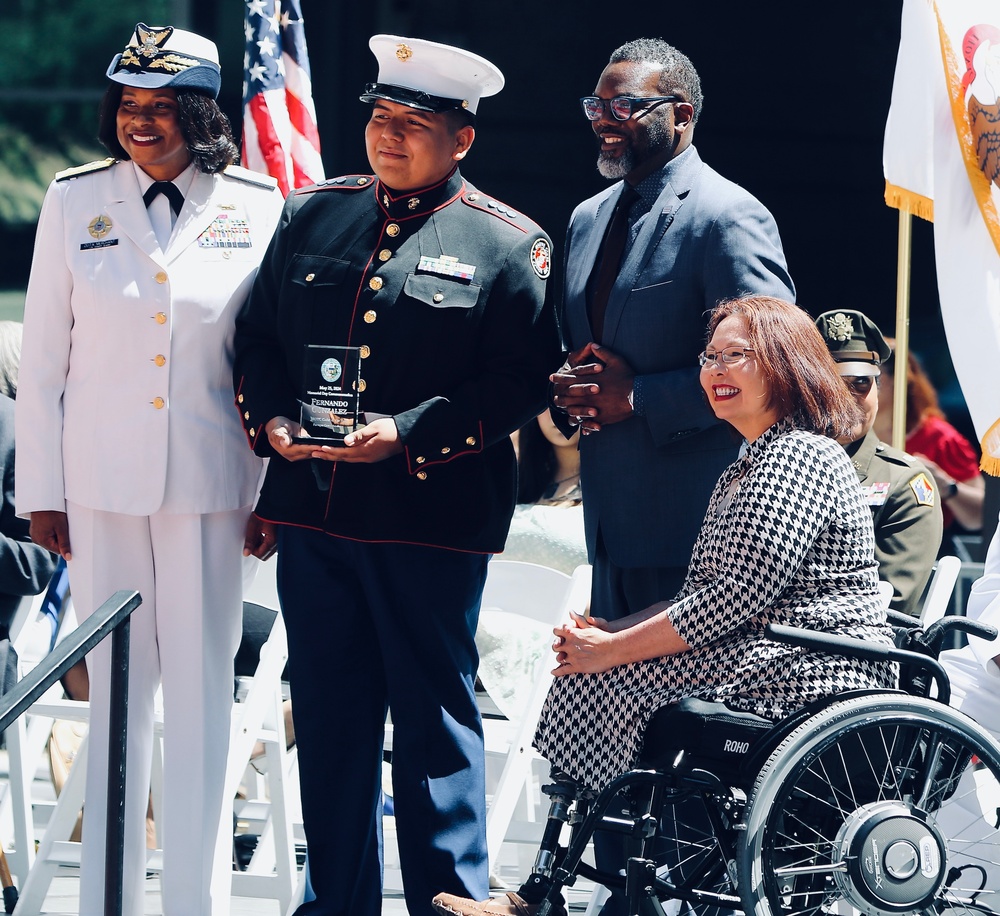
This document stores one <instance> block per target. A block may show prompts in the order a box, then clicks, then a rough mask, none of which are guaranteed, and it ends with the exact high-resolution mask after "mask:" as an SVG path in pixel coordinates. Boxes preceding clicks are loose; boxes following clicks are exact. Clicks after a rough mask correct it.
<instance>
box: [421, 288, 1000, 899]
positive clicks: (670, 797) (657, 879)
mask: <svg viewBox="0 0 1000 916" xmlns="http://www.w3.org/2000/svg"><path fill="white" fill-rule="evenodd" d="M709 338H710V339H709V342H708V345H707V346H706V348H705V352H704V353H702V354H701V356H700V357H699V362H700V364H701V374H700V382H701V386H702V389H703V390H704V393H705V396H706V397H707V398H708V401H709V403H710V405H711V406H712V409H713V410H714V412H715V414H716V416H718V417H719V419H721V420H724V421H726V422H728V423H729V424H730V425H731V426H733V428H734V429H735V430H736V431H737V432H738V433H739V434H740V435H742V436H743V438H744V439H745V440H746V448H745V451H744V452H743V454H742V456H741V457H740V458H739V459H738V460H737V461H736V462H735V463H734V464H732V465H731V466H730V467H729V468H728V469H727V470H726V471H725V472H724V473H723V475H722V477H721V478H720V480H719V482H718V484H717V486H716V488H715V491H714V493H713V495H712V498H711V500H710V502H709V506H708V510H707V513H706V517H705V521H704V523H703V526H702V529H701V533H700V535H699V537H698V540H697V542H696V544H695V547H694V550H693V553H692V558H691V564H690V567H689V570H688V575H687V579H686V580H685V583H684V585H683V587H682V588H681V590H680V592H679V593H678V595H677V596H676V597H675V598H674V599H673V600H672V601H663V602H660V603H658V604H655V605H653V606H652V607H649V608H647V609H646V610H645V611H642V612H640V613H638V614H634V615H631V616H630V617H626V618H623V619H621V620H617V621H613V622H607V621H603V620H597V619H584V618H581V617H574V618H573V619H572V620H571V621H570V622H569V623H567V624H566V625H564V626H562V627H560V628H557V630H556V631H555V633H556V641H555V645H554V649H555V652H556V660H557V668H556V670H555V672H554V673H555V674H556V679H555V681H554V682H553V685H552V688H551V690H550V693H549V696H548V698H547V700H546V704H545V707H544V709H543V711H542V715H541V718H540V721H539V724H538V729H537V732H536V736H535V745H536V747H537V748H538V749H539V751H540V752H541V753H542V754H543V755H544V756H545V757H546V758H547V759H548V760H549V762H550V763H551V765H552V768H553V781H554V784H553V785H551V786H546V787H544V790H543V791H545V792H546V793H547V794H548V795H550V797H551V799H552V803H551V807H550V816H549V821H548V823H547V825H546V829H545V835H544V837H543V840H542V847H541V849H540V850H539V853H538V855H537V857H536V863H535V870H534V872H533V874H532V875H531V876H530V877H529V879H528V880H527V881H526V882H525V883H524V884H523V885H522V886H521V888H520V889H519V891H518V892H517V893H511V894H508V895H507V898H506V900H490V901H473V900H465V899H461V898H457V897H454V896H451V895H447V894H439V895H438V896H437V897H435V898H434V906H435V909H436V911H437V912H439V913H442V914H459V916H475V914H481V916H535V914H538V916H548V914H564V913H565V909H564V906H563V902H562V898H561V895H560V890H561V888H562V887H563V886H565V885H569V884H572V883H573V881H574V880H575V878H576V876H577V875H584V876H586V877H589V878H591V879H592V880H596V881H598V882H599V883H601V884H605V885H607V886H608V887H610V888H612V890H613V891H614V892H615V893H614V894H613V896H612V899H611V900H610V901H609V904H607V905H606V906H605V910H603V911H602V912H603V913H604V914H605V916H607V914H609V913H612V912H613V913H615V914H616V916H617V914H622V913H627V914H628V916H636V914H646V913H650V914H662V913H664V910H663V909H662V907H661V904H660V901H664V900H674V901H680V905H681V906H682V907H683V906H684V905H686V906H688V907H690V908H691V909H692V910H693V911H695V912H697V913H706V914H711V913H719V912H720V911H726V910H733V909H738V908H743V909H744V910H746V911H747V912H748V913H750V912H753V913H755V916H770V914H772V913H782V914H787V916H799V914H803V916H804V914H812V913H817V914H818V913H826V912H846V911H845V910H843V909H835V908H836V907H837V906H839V905H841V903H842V902H846V905H847V907H848V911H849V910H850V909H857V910H860V911H863V912H865V913H868V914H870V916H888V914H890V913H892V914H896V913H904V912H931V911H937V912H940V911H942V910H943V909H946V908H951V909H955V908H958V907H960V906H971V907H972V908H973V909H976V910H977V912H983V911H984V910H986V911H988V912H992V910H989V909H988V908H987V907H984V905H983V904H985V903H986V900H985V899H983V894H984V893H985V891H984V888H983V887H982V886H981V882H979V881H978V880H977V879H976V877H975V875H974V869H973V868H972V867H971V865H972V864H973V860H974V859H975V855H976V853H975V850H974V849H972V848H971V847H969V848H963V849H962V850H961V852H962V855H963V856H964V859H962V860H961V861H959V859H958V858H956V857H954V856H952V855H951V853H952V852H953V851H957V850H958V848H959V846H960V845H961V844H960V841H959V840H955V839H953V838H945V837H942V836H941V834H940V831H938V829H937V827H936V820H935V818H936V815H937V814H938V812H939V811H940V809H941V808H942V807H944V806H946V805H947V804H948V803H949V801H950V800H951V799H954V798H955V797H956V796H957V795H959V794H962V797H963V800H964V802H966V803H967V804H966V805H965V807H966V808H968V809H969V810H970V811H974V810H978V811H979V814H975V813H972V814H970V815H968V816H967V818H966V820H968V819H969V817H971V818H973V819H976V820H979V821H982V820H984V819H988V818H989V817H990V816H991V815H989V814H987V813H984V812H986V811H988V810H989V805H990V804H993V803H994V801H995V804H996V807H995V808H994V810H993V814H992V817H993V819H994V821H995V820H997V819H998V818H1000V792H998V793H997V796H996V798H995V799H992V798H991V799H990V800H989V801H988V802H985V803H983V804H982V805H980V804H978V803H977V799H978V795H977V792H979V787H978V785H973V787H972V788H971V789H970V788H969V786H968V785H965V783H964V782H963V779H962V777H963V776H964V775H965V774H966V772H967V771H968V770H970V768H971V767H972V765H973V761H976V763H977V765H980V764H983V763H984V762H985V768H986V771H987V773H988V778H987V779H986V780H985V782H986V783H987V784H988V785H987V789H989V788H991V787H992V788H993V789H1000V780H998V779H997V778H996V776H995V774H996V773H1000V757H998V752H997V751H996V748H995V745H993V744H992V742H991V741H990V739H989V737H988V736H987V735H986V734H985V733H984V732H982V730H978V729H977V728H976V726H975V725H974V724H973V723H971V722H970V721H968V720H965V719H964V717H962V716H961V715H960V714H958V713H954V712H953V711H951V710H949V709H947V708H946V707H944V706H941V705H940V704H932V703H930V701H928V700H925V699H922V698H916V697H912V696H909V695H907V694H905V693H903V692H900V691H896V690H894V688H895V687H896V683H897V679H896V666H895V665H894V664H893V660H895V659H900V658H903V657H905V656H906V655H907V653H905V652H903V651H902V650H899V649H896V648H895V647H894V644H893V633H892V630H891V628H890V627H889V625H888V623H887V621H886V615H885V611H884V609H883V606H882V603H881V601H880V599H879V596H878V589H877V585H878V577H877V569H876V564H875V561H874V558H873V549H874V546H873V545H874V536H873V532H872V518H871V511H870V510H869V509H868V507H867V505H866V504H865V502H864V500H863V498H862V495H861V492H860V488H859V487H858V483H857V475H856V473H855V472H854V469H853V467H852V466H851V464H850V460H849V459H848V458H847V455H846V453H845V452H844V450H843V448H842V447H840V446H839V444H838V442H837V440H836V437H838V436H843V435H845V434H849V432H850V430H851V428H852V427H853V426H854V425H855V424H856V423H858V422H860V417H859V416H858V413H857V408H856V406H855V404H854V400H853V398H851V397H850V395H849V394H848V392H847V389H846V387H845V386H844V384H843V382H842V381H841V380H840V378H839V377H838V375H837V374H836V371H835V368H834V365H833V363H832V361H831V358H830V356H829V352H828V350H827V348H826V345H825V344H824V342H823V340H822V338H821V337H820V336H819V334H818V332H817V331H816V329H815V327H814V326H813V323H812V320H811V319H810V318H809V316H808V314H807V313H806V312H804V311H803V310H801V309H800V308H798V307H796V306H794V305H791V304H790V303H787V302H783V301H781V300H777V299H772V298H765V297H746V298H743V299H737V300H732V301H730V302H726V303H723V304H722V305H720V306H719V307H718V308H717V309H716V310H715V311H714V312H713V314H712V316H711V319H710V322H709ZM774 626H778V627H779V628H780V627H781V626H785V627H788V626H793V627H798V628H803V629H804V630H806V631H808V633H806V634H805V635H803V634H799V635H798V637H797V642H796V644H791V643H788V642H779V641H776V639H775V638H773V632H772V631H771V630H770V628H771V627H774ZM809 633H814V634H818V635H816V636H810V635H809ZM791 638H796V637H795V636H794V633H793V634H792V637H791ZM821 640H825V641H826V643H827V645H826V646H824V645H822V644H820V643H819V641H821ZM831 648H832V649H833V651H830V649H831ZM915 657H916V658H918V659H922V658H923V656H915ZM927 664H933V662H927ZM928 689H929V688H928ZM938 689H939V691H940V692H942V693H943V694H944V702H945V703H946V702H947V695H946V694H947V682H946V679H944V680H943V681H942V682H941V683H940V684H939V687H938ZM845 695H846V697H845ZM873 710H874V712H873ZM651 720H652V724H651ZM565 824H569V826H570V827H571V830H570V833H569V841H568V844H567V845H565V846H561V845H559V843H560V839H561V837H562V836H564V835H565V830H564V829H563V828H564V825H565ZM595 829H597V830H600V831H602V832H603V831H611V832H617V833H619V834H620V835H622V837H623V841H624V842H623V848H624V849H626V850H627V851H628V852H627V853H626V854H623V855H622V856H621V858H620V859H619V860H618V861H616V862H602V861H601V860H600V856H599V859H598V863H597V864H598V870H595V869H594V868H593V867H591V866H589V865H588V864H587V863H585V862H584V861H583V860H582V856H583V854H584V851H585V849H586V847H587V843H588V842H589V841H590V840H591V838H592V837H593V834H594V831H595ZM980 833H981V831H979V833H977V837H978V839H979V840H981V839H982V837H981V836H980ZM995 834H996V827H994V828H993V835H994V836H995ZM994 843H997V845H996V846H994V847H993V852H996V851H997V850H998V849H1000V843H998V841H997V840H996V839H994ZM988 854H989V853H988ZM626 856H627V861H626ZM946 863H947V866H948V867H946ZM949 869H950V870H951V872H954V871H956V869H957V870H958V874H957V875H955V874H950V873H949ZM941 901H945V903H946V904H947V906H944V905H942V904H941ZM675 906H676V905H675ZM668 912H677V910H676V909H673V910H668Z"/></svg>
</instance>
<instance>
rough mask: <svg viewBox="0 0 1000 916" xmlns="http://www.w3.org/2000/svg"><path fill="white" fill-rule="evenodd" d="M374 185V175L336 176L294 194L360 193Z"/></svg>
mask: <svg viewBox="0 0 1000 916" xmlns="http://www.w3.org/2000/svg"><path fill="white" fill-rule="evenodd" d="M373 184H375V176H374V175H338V176H337V177H336V178H327V180H326V181H321V182H319V184H314V185H310V186H309V187H308V188H297V189H296V190H295V192H294V193H296V194H313V193H315V192H316V191H337V190H344V191H360V190H362V189H364V188H370V187H371V186H372V185H373Z"/></svg>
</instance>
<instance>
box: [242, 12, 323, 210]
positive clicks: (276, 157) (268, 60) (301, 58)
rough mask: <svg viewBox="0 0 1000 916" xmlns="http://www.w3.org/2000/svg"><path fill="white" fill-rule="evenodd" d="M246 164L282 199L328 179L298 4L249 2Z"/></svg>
mask: <svg viewBox="0 0 1000 916" xmlns="http://www.w3.org/2000/svg"><path fill="white" fill-rule="evenodd" d="M245 33H246V54H245V56H244V59H243V150H242V158H243V165H244V166H245V167H246V168H248V169H253V170H254V171H256V172H264V173H266V174H268V175H271V176H272V177H273V178H275V179H276V180H277V182H278V186H279V187H280V188H281V191H282V193H283V194H285V195H287V194H288V192H289V191H290V190H292V189H293V188H301V187H303V186H304V185H309V184H315V183H316V182H319V181H322V180H323V179H324V178H325V177H326V176H325V174H324V172H323V160H322V158H321V156H320V146H319V131H318V129H317V127H316V108H315V106H314V105H313V99H312V80H311V77H310V73H309V53H308V51H307V49H306V37H305V31H304V27H303V20H302V10H301V8H300V5H299V0H247V4H246V16H245Z"/></svg>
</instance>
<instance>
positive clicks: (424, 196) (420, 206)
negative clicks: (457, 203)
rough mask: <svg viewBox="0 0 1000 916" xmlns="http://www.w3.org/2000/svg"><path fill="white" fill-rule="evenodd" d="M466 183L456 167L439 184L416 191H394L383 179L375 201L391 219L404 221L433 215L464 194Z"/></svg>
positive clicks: (376, 186) (377, 188)
mask: <svg viewBox="0 0 1000 916" xmlns="http://www.w3.org/2000/svg"><path fill="white" fill-rule="evenodd" d="M464 187H465V181H464V179H463V178H462V175H461V173H460V172H459V171H458V168H457V167H456V168H455V169H454V170H452V172H451V173H450V174H449V175H448V176H447V177H446V178H443V179H442V180H441V181H439V182H437V184H432V185H430V186H429V187H426V188H419V189H418V190H415V191H406V192H400V191H394V190H393V189H392V188H390V187H389V186H388V185H387V184H385V183H384V182H383V181H382V180H381V179H379V180H378V181H376V183H375V200H376V201H378V205H379V207H380V208H381V209H382V211H383V212H384V213H385V214H386V216H387V217H388V218H389V219H392V220H402V219H410V218H412V217H414V216H423V215H426V214H428V213H432V212H433V211H434V210H437V209H438V208H439V207H442V206H444V205H445V204H447V203H450V202H451V201H452V200H454V199H455V198H457V197H458V196H459V195H461V193H462V189H463V188H464Z"/></svg>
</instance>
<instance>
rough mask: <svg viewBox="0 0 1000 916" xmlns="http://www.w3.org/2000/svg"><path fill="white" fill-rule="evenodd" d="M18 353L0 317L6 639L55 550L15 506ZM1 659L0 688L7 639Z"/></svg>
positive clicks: (1, 576)
mask: <svg viewBox="0 0 1000 916" xmlns="http://www.w3.org/2000/svg"><path fill="white" fill-rule="evenodd" d="M20 355H21V324H20V322H17V321H0V476H2V479H3V494H2V499H3V502H2V504H0V640H6V639H7V637H8V635H9V630H10V625H11V623H13V621H14V616H15V614H16V613H17V609H18V607H19V606H20V604H21V599H22V598H25V597H27V596H29V595H39V594H41V593H42V592H44V591H45V589H46V587H47V586H48V584H49V580H50V579H51V578H52V573H53V572H54V571H55V568H56V559H57V558H56V556H55V555H54V554H51V553H49V552H48V551H47V550H46V549H45V548H44V547H39V546H38V545H37V544H33V543H32V541H31V538H30V537H29V535H28V520H27V519H24V518H18V517H17V515H16V514H15V511H14V409H15V408H14V398H15V397H16V396H17V369H18V360H19V358H20ZM3 656H4V657H3V660H2V665H0V678H2V683H0V693H2V692H4V691H5V690H7V689H9V688H10V687H11V686H13V680H16V677H17V673H16V672H17V656H16V655H15V654H14V652H13V649H12V648H11V647H10V646H9V645H8V646H7V647H6V648H5V649H4V651H3Z"/></svg>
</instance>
